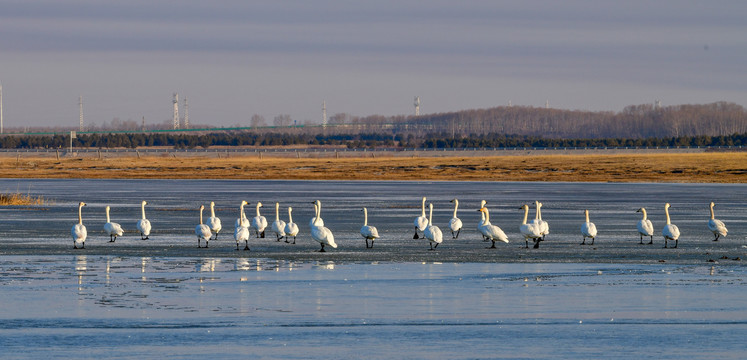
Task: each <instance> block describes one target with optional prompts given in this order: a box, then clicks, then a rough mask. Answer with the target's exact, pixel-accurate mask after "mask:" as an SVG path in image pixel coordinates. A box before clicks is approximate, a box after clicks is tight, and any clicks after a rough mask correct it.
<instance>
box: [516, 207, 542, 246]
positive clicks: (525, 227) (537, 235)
mask: <svg viewBox="0 0 747 360" xmlns="http://www.w3.org/2000/svg"><path fill="white" fill-rule="evenodd" d="M519 209H520V210H524V220H522V222H521V226H519V232H521V235H524V243H525V247H526V248H527V249H528V248H529V239H532V241H534V248H535V249H537V248H539V242H540V239H541V238H542V231H540V229H539V226H537V225H536V224H534V223H529V224H527V217H528V216H529V205H526V204H524V205H523V206H522V207H520V208H519Z"/></svg>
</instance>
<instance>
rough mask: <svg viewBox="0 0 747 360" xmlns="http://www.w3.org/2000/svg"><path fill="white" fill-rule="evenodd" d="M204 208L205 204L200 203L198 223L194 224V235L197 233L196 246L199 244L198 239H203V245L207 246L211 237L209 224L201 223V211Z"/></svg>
mask: <svg viewBox="0 0 747 360" xmlns="http://www.w3.org/2000/svg"><path fill="white" fill-rule="evenodd" d="M203 210H205V205H200V224H199V225H197V226H195V235H197V247H198V248H199V247H201V246H200V240H205V247H208V242H209V241H210V238H211V237H213V233H212V232H210V226H207V225H205V224H203V223H202V211H203Z"/></svg>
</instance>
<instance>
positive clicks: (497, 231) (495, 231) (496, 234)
mask: <svg viewBox="0 0 747 360" xmlns="http://www.w3.org/2000/svg"><path fill="white" fill-rule="evenodd" d="M477 211H480V212H482V213H483V216H484V217H485V221H483V224H482V225H480V227H479V228H478V229H479V230H480V232H481V233H482V235H483V236H485V237H486V238H488V239H489V240H490V241H492V242H493V244H492V246H490V249H495V242H496V241H502V242H504V243H508V236H506V233H504V232H503V230H501V228H500V227H498V226H495V225H493V224H491V223H490V211H489V210H488V208H486V207H482V208H480V210H477Z"/></svg>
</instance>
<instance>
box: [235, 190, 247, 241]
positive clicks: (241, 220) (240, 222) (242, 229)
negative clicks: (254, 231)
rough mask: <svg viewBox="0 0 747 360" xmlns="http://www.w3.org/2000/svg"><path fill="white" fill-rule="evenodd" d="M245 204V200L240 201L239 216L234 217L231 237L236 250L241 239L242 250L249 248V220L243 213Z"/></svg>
mask: <svg viewBox="0 0 747 360" xmlns="http://www.w3.org/2000/svg"><path fill="white" fill-rule="evenodd" d="M246 204H248V203H247V202H246V201H243V200H242V201H241V205H240V206H239V217H238V218H237V219H236V226H235V227H234V230H233V238H234V240H236V250H238V249H239V243H241V242H242V241H243V242H244V250H249V220H248V219H247V218H246V215H245V214H244V205H246ZM244 224H246V225H244Z"/></svg>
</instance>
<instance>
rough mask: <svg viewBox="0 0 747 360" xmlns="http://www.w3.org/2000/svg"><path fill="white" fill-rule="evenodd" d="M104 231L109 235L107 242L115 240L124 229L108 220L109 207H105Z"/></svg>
mask: <svg viewBox="0 0 747 360" xmlns="http://www.w3.org/2000/svg"><path fill="white" fill-rule="evenodd" d="M104 231H105V232H106V233H107V234H108V235H109V242H115V241H117V236H122V234H123V233H124V230H122V225H119V224H117V223H115V222H111V220H109V207H108V206H107V207H106V224H104Z"/></svg>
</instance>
